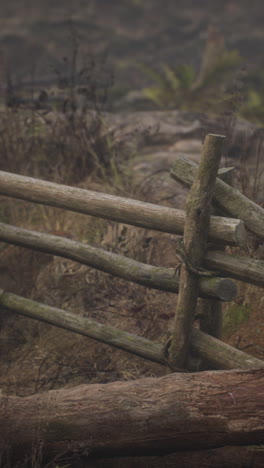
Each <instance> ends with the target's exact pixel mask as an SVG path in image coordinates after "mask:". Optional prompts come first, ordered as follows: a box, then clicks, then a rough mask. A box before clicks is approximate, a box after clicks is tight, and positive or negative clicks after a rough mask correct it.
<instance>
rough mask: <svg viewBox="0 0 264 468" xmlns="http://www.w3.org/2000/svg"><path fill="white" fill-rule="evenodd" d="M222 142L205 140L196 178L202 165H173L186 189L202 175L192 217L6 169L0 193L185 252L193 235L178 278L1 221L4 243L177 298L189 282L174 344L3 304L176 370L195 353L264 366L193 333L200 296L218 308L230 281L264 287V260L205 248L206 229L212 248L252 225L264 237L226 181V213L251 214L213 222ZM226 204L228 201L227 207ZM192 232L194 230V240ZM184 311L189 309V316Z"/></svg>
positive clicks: (230, 294)
mask: <svg viewBox="0 0 264 468" xmlns="http://www.w3.org/2000/svg"><path fill="white" fill-rule="evenodd" d="M222 140H223V138H222V137H219V136H215V135H211V136H209V137H208V138H207V142H206V143H205V147H204V156H203V160H204V162H202V163H201V166H200V174H198V176H196V174H197V168H195V167H194V166H193V165H192V164H189V163H188V161H187V162H186V161H185V160H183V159H182V158H181V157H179V158H178V159H177V160H176V162H175V165H174V168H173V169H172V173H171V175H172V177H173V178H177V180H180V181H181V182H183V183H184V184H186V185H191V183H192V181H193V180H194V177H196V187H198V192H197V193H195V192H193V194H192V197H194V199H195V200H196V202H195V203H196V204H197V206H196V208H194V211H193V213H191V211H192V209H193V206H192V205H191V204H189V206H190V207H191V211H190V210H188V209H187V218H186V213H185V212H184V211H182V210H176V209H171V208H167V207H163V206H158V205H154V204H151V203H145V202H141V201H138V200H130V199H126V198H122V197H116V196H113V195H108V194H103V193H98V192H91V191H89V190H84V189H77V188H73V187H68V186H64V185H59V184H55V183H51V182H46V181H42V180H38V179H33V178H30V177H25V176H21V175H17V174H10V173H6V172H3V171H0V194H1V195H3V196H9V197H14V198H18V199H23V200H27V201H31V202H34V203H40V204H45V205H50V206H54V207H59V208H63V209H67V210H71V211H76V212H79V213H84V214H87V215H91V216H96V217H101V218H105V219H111V220H112V221H116V222H122V223H127V224H132V225H135V226H138V227H143V228H148V229H153V230H159V231H162V232H168V233H171V234H177V235H179V234H184V242H185V247H186V239H187V238H188V236H191V237H189V241H188V242H190V246H191V250H190V252H188V249H187V251H186V254H187V259H186V258H185V259H184V258H183V259H182V260H183V264H182V266H181V273H180V275H178V274H175V269H174V268H160V267H156V266H153V265H147V264H143V263H140V262H137V261H135V260H133V259H129V258H127V257H124V256H122V255H118V254H114V253H112V252H107V251H106V250H104V249H100V248H95V247H92V246H90V245H87V244H83V243H81V242H77V241H74V240H71V239H66V238H62V237H59V236H54V235H50V234H45V233H39V232H35V231H31V230H27V229H23V228H19V227H15V226H10V225H7V224H4V223H0V240H1V241H3V242H7V243H11V244H15V245H19V246H22V247H26V248H30V249H35V250H38V251H42V252H45V253H49V254H52V255H57V256H61V257H64V258H69V259H71V260H74V261H77V262H79V263H82V264H85V265H88V266H90V267H93V268H96V269H99V270H101V271H104V272H107V273H110V274H112V275H114V276H119V277H122V278H124V279H126V280H128V281H132V282H135V283H138V284H141V285H143V286H145V287H149V288H154V289H160V290H163V291H169V292H174V293H179V291H181V289H182V291H183V290H184V288H185V289H186V284H188V283H189V282H190V285H191V291H193V290H194V289H195V291H196V292H195V295H194V296H193V298H192V301H191V302H192V304H191V303H190V304H191V305H190V304H188V305H187V303H185V302H186V300H187V302H188V301H189V299H190V294H189V289H188V292H187V295H186V294H185V293H184V294H185V299H184V301H183V304H182V306H181V307H182V311H181V316H182V318H181V319H180V322H181V325H180V326H179V323H177V320H178V321H179V317H180V315H179V311H178V312H177V313H176V318H175V320H176V321H175V326H174V332H173V333H174V336H173V337H172V341H170V340H169V341H168V343H167V344H166V345H165V346H164V345H162V344H159V343H151V342H150V341H148V340H145V339H143V338H141V337H138V336H133V335H131V334H128V333H126V332H124V331H122V330H117V329H114V328H113V327H109V326H106V325H102V324H98V323H96V322H94V321H89V320H88V319H82V318H80V317H76V316H74V315H72V314H69V313H67V312H65V311H61V310H58V309H52V308H49V307H47V306H45V305H44V304H38V303H36V302H34V301H29V300H28V299H25V298H21V297H19V296H15V295H11V294H9V293H8V292H4V291H2V292H1V295H0V305H2V306H3V307H5V308H8V309H9V310H13V311H14V312H16V313H21V314H23V315H27V316H29V317H32V318H34V319H37V320H41V321H46V322H48V323H52V324H53V325H55V326H58V327H62V328H66V329H69V330H71V331H74V332H76V333H81V334H84V335H86V336H90V337H91V338H94V339H97V340H99V341H103V342H105V343H108V344H110V345H112V346H115V347H118V348H121V349H124V350H125V351H128V352H131V353H133V354H137V355H140V356H142V357H145V358H146V359H149V360H153V361H155V362H159V363H161V364H163V365H165V366H169V367H170V368H171V369H178V368H186V367H188V355H189V351H190V352H192V353H194V354H196V356H199V357H200V358H202V359H205V360H206V361H207V362H209V363H211V365H212V366H213V367H214V368H217V369H221V368H222V369H232V368H236V367H240V368H252V367H264V363H263V362H262V361H261V360H259V359H256V358H253V357H251V356H249V355H247V354H246V353H243V352H241V351H238V350H235V349H234V348H231V347H230V346H228V345H226V344H224V343H222V342H221V341H220V340H217V339H215V338H214V337H212V336H210V335H208V334H206V333H203V332H202V331H200V330H198V329H192V317H193V314H194V311H195V304H196V300H197V297H198V296H200V297H201V298H208V299H210V298H211V299H215V300H217V304H220V302H219V301H231V300H232V299H234V297H235V295H236V284H235V283H234V282H233V280H232V278H234V279H239V280H242V281H246V282H248V283H252V284H256V285H258V286H263V285H264V274H263V273H264V262H262V261H259V260H254V259H249V258H246V257H240V256H232V257H231V256H230V255H227V254H226V253H225V252H224V251H223V250H221V251H217V250H212V251H210V250H209V251H206V240H207V236H206V232H208V239H209V240H210V241H212V242H213V245H214V246H217V245H219V246H225V245H227V244H228V245H236V246H239V245H243V244H244V243H245V242H246V240H247V232H246V228H248V229H250V230H251V232H252V231H254V230H255V232H257V234H258V235H260V234H259V233H260V232H264V215H263V212H264V210H262V209H261V208H260V207H258V206H257V205H255V204H252V202H251V201H250V200H248V199H246V198H245V197H244V196H242V195H241V194H240V193H239V192H237V191H234V189H232V188H231V187H229V186H228V185H227V184H225V183H224V182H222V181H219V180H218V179H216V187H218V185H219V183H220V182H221V184H224V185H223V187H224V189H223V190H222V192H221V193H218V192H217V203H218V204H219V205H221V207H226V205H227V206H228V209H227V210H226V211H227V212H228V215H229V216H230V215H233V216H234V217H236V216H237V214H238V208H237V205H238V204H240V203H241V200H242V202H243V203H244V206H250V209H247V210H244V212H243V221H241V220H240V219H232V218H228V217H220V216H211V217H210V210H209V205H210V200H211V197H213V192H214V179H215V177H216V174H217V166H218V163H219V160H220V156H221V145H222ZM216 153H218V162H216V160H215V157H216ZM182 161H183V162H182ZM213 161H214V164H215V165H214V169H213V170H214V175H213V176H212V174H211V172H210V170H211V168H212V163H213ZM186 173H187V175H188V176H187V175H186ZM201 177H202V178H204V181H202V178H201ZM203 184H204V185H203ZM209 184H210V187H209ZM221 184H220V185H221ZM194 187H195V186H194ZM221 187H222V185H221ZM230 191H231V192H230ZM205 193H207V195H208V196H207V197H206V199H205V198H204V196H203V194H205ZM226 193H232V197H231V198H232V202H230V200H229V196H227V195H226ZM226 199H228V200H229V201H228V203H227V202H226ZM201 200H202V201H205V212H204V213H205V214H204V216H205V218H204V219H206V224H205V225H204V226H202V225H201V224H200V220H201V213H202V204H201V203H202V201H201ZM197 207H198V208H197ZM203 209H204V208H203ZM252 213H253V214H252ZM193 216H194V217H193ZM195 216H196V219H195ZM254 217H258V220H257V221H256V220H255V224H254V223H253V224H252V219H253V218H254ZM188 225H189V227H188ZM252 225H253V228H252ZM245 226H246V228H245ZM254 226H257V227H256V228H255V227H254ZM186 229H187V230H189V234H188V235H187V234H186ZM186 235H187V237H186ZM188 242H187V243H188ZM201 242H203V245H204V247H203V249H202V251H200V250H199V249H200V243H201ZM194 245H196V247H194ZM222 249H223V247H222ZM192 251H193V252H194V251H195V252H199V251H200V253H199V258H200V260H199V262H198V263H197V261H196V260H195V255H196V254H195V255H194V258H192V255H193V254H192V253H191V252H192ZM175 255H176V253H175ZM187 260H188V261H189V262H191V265H192V267H193V268H194V269H195V268H196V270H197V271H198V270H199V269H200V268H202V269H204V268H207V269H209V270H210V271H205V272H204V273H203V274H201V276H200V275H199V274H195V273H194V272H193V271H191V270H190V267H188V262H187ZM184 270H185V275H186V278H185V279H184ZM198 273H199V271H198ZM186 281H187V283H186ZM194 285H195V286H194ZM180 295H181V293H180ZM186 310H188V314H187V315H186ZM180 340H183V348H184V350H185V351H184V353H183V355H184V357H182V359H179V356H178V357H177V356H176V355H177V352H176V355H175V356H174V359H171V352H172V347H174V349H175V350H179V348H180V345H179V342H180Z"/></svg>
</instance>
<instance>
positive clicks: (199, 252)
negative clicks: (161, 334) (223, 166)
mask: <svg viewBox="0 0 264 468" xmlns="http://www.w3.org/2000/svg"><path fill="white" fill-rule="evenodd" d="M224 138H225V137H224V136H221V135H213V134H210V135H207V136H206V139H205V143H204V147H203V153H202V157H201V162H200V165H199V169H198V172H197V175H196V177H195V180H194V183H193V185H192V187H191V189H190V192H189V195H188V197H187V200H186V222H185V228H184V235H183V246H182V247H183V251H184V254H185V256H184V257H183V263H182V265H181V271H180V287H179V295H178V303H177V308H176V313H175V320H174V326H173V330H172V336H171V342H170V345H169V348H168V353H169V363H170V366H171V368H172V369H173V368H184V367H185V366H186V362H187V357H188V351H189V349H188V348H189V343H190V335H191V328H192V322H193V318H194V313H195V309H196V304H197V298H198V281H199V275H200V274H202V272H201V270H200V267H201V265H202V262H203V257H204V254H205V252H206V247H207V238H208V229H209V223H210V211H211V200H212V196H213V191H214V186H215V180H216V176H217V171H218V167H219V164H220V159H221V155H222V150H223V143H224ZM208 275H210V273H209V272H208Z"/></svg>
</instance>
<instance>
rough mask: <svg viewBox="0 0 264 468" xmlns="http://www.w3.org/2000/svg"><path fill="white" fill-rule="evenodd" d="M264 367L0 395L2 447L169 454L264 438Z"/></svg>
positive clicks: (17, 450) (258, 441) (13, 450)
mask: <svg viewBox="0 0 264 468" xmlns="http://www.w3.org/2000/svg"><path fill="white" fill-rule="evenodd" d="M263 388H264V370H263V369H262V370H250V371H238V370H236V371H230V372H226V371H210V372H201V373H195V374H185V373H183V374H169V375H167V376H164V377H162V378H144V379H140V380H136V381H130V382H114V383H110V384H93V385H81V386H78V387H75V388H70V389H61V390H53V391H49V392H46V393H42V394H36V395H32V396H28V397H16V396H10V395H9V396H1V398H0V426H1V427H4V428H5V430H4V431H2V432H1V435H0V446H1V448H2V450H3V449H4V448H5V447H6V446H8V447H9V450H11V453H16V454H18V453H20V452H25V451H26V450H28V449H30V450H31V449H32V442H33V441H35V442H36V441H40V440H41V441H42V444H44V445H42V447H43V451H44V453H46V454H47V453H52V452H53V453H58V451H63V450H64V451H66V452H71V451H74V452H75V453H76V452H77V453H78V452H79V453H86V454H88V455H90V456H93V455H98V456H108V455H119V456H120V455H122V454H123V455H124V454H132V455H134V456H135V455H137V454H147V455H149V454H165V453H172V452H176V451H184V450H197V449H199V450H204V449H210V448H217V447H225V446H233V445H240V446H248V445H252V444H254V445H257V444H263V442H264V392H263Z"/></svg>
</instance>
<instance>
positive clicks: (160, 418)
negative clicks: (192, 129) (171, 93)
mask: <svg viewBox="0 0 264 468" xmlns="http://www.w3.org/2000/svg"><path fill="white" fill-rule="evenodd" d="M222 142H223V137H221V136H217V135H209V136H207V138H206V140H205V145H204V150H203V154H202V158H201V163H200V166H199V168H198V169H197V167H195V166H194V165H193V164H191V163H190V162H188V161H186V160H185V159H183V158H182V157H179V158H178V159H177V161H176V162H175V165H174V168H173V169H172V172H171V175H172V177H173V178H174V179H177V180H179V181H181V182H182V183H184V184H185V185H187V186H191V190H190V194H189V197H188V198H187V203H186V213H185V212H184V211H181V210H175V209H170V208H166V207H160V206H157V205H153V204H151V203H143V202H140V201H137V200H129V199H125V198H120V197H115V196H112V195H107V194H101V193H97V192H91V191H88V190H82V189H76V188H73V187H66V186H63V185H58V184H53V183H50V182H45V181H41V180H37V179H32V178H29V177H24V176H19V175H16V174H10V173H5V172H0V194H1V195H3V196H10V197H14V198H18V199H23V200H28V201H31V202H34V203H42V204H46V205H50V206H55V207H59V208H64V209H67V210H72V211H77V212H80V213H84V214H88V215H91V216H97V217H102V218H105V219H111V220H112V221H116V222H122V223H127V224H132V225H135V226H138V227H144V228H148V229H154V230H158V231H162V232H169V233H171V234H178V235H179V234H183V242H182V243H179V242H178V241H177V244H176V245H175V256H176V253H177V255H179V256H180V257H181V267H180V272H178V273H177V274H176V272H175V269H173V268H159V267H155V266H153V265H146V264H143V263H140V262H137V261H135V260H132V259H129V258H126V257H124V256H122V255H118V254H114V253H112V252H107V251H106V250H104V249H100V248H95V247H92V246H90V245H86V244H83V243H81V242H77V241H74V240H71V239H66V238H63V237H59V236H54V235H50V234H45V233H39V232H35V231H31V230H27V229H23V228H19V227H15V226H10V225H7V224H4V223H0V241H3V242H7V243H10V244H15V245H19V246H22V247H26V248H30V249H35V250H38V251H41V252H45V253H49V254H52V255H57V256H60V257H64V258H69V259H71V260H74V261H76V262H79V263H82V264H85V265H89V266H90V267H93V268H96V269H99V270H101V271H104V272H107V273H110V274H112V275H114V276H119V277H121V278H124V279H126V280H128V281H132V282H135V283H138V284H141V285H143V286H145V287H149V288H155V289H159V290H163V291H170V292H174V293H177V294H179V297H178V303H177V308H176V313H175V320H174V327H173V330H172V332H171V333H170V335H169V336H168V341H167V343H166V344H161V343H158V342H153V341H150V340H148V339H146V338H143V337H140V336H136V335H134V334H131V333H128V332H125V331H123V330H119V329H116V328H114V327H112V326H109V325H104V324H101V323H98V322H96V321H95V320H92V319H89V318H84V317H81V316H79V315H76V314H72V313H69V312H67V311H65V310H61V309H58V308H54V307H50V306H47V305H44V304H41V303H38V302H36V301H32V300H30V299H26V298H23V297H20V296H17V295H15V294H11V293H9V292H7V291H4V290H1V289H0V307H2V308H4V309H6V310H10V311H12V312H15V313H18V314H22V315H24V316H26V317H29V318H32V319H34V320H38V321H41V322H45V323H48V324H51V325H54V326H56V327H59V328H63V329H66V330H69V331H71V332H74V333H77V334H80V335H83V336H87V337H89V338H91V339H94V340H97V341H99V342H102V343H106V344H108V345H110V346H114V347H116V348H119V349H121V350H123V351H126V352H129V353H132V354H134V355H136V356H140V357H142V358H145V359H147V360H149V361H153V362H156V363H159V364H161V365H163V366H165V367H167V369H169V370H170V371H172V372H180V371H182V370H184V371H186V370H194V369H195V368H196V364H197V361H196V360H197V358H198V359H199V361H201V362H204V363H206V365H208V364H209V366H210V367H211V368H213V369H216V370H218V369H220V370H221V369H224V370H234V369H243V371H237V370H236V371H233V372H227V373H226V372H206V373H202V374H201V373H197V372H196V373H193V374H186V373H177V374H174V375H167V376H165V377H162V378H159V379H140V380H138V381H133V382H126V383H124V382H121V383H120V382H114V383H111V384H108V385H92V386H91V385H88V386H77V387H76V388H75V389H66V390H65V389H62V390H58V391H53V392H52V395H50V393H51V392H47V393H44V394H42V395H33V396H30V397H27V398H19V397H13V396H11V397H10V396H7V397H5V396H2V397H1V395H0V425H1V426H5V431H4V434H0V452H1V450H2V451H3V450H5V448H6V447H12V448H13V450H14V453H15V454H16V456H18V454H20V451H21V453H22V454H23V456H24V452H25V450H28V449H29V450H31V449H32V440H33V439H34V440H35V437H36V434H37V435H38V436H37V437H39V439H41V440H42V442H43V443H45V453H46V454H52V456H54V455H56V457H57V450H58V443H59V447H60V449H61V450H62V451H63V452H64V453H66V452H68V451H72V452H73V453H74V454H75V455H76V453H77V452H79V451H81V452H82V453H83V450H86V451H87V453H89V454H93V455H95V456H96V455H97V454H99V456H100V455H109V454H110V455H112V454H115V453H116V454H118V455H120V453H122V454H130V453H132V454H133V455H134V454H135V453H137V451H138V453H139V454H141V453H144V451H146V452H147V453H156V451H157V453H159V454H162V453H163V454H164V453H170V452H171V451H175V450H176V451H177V450H179V451H180V450H183V448H189V447H190V446H191V447H192V449H193V448H197V449H199V450H200V451H201V453H203V450H204V449H206V450H208V449H210V448H212V447H214V448H215V447H221V448H223V447H225V446H228V445H237V444H243V445H246V446H248V445H250V444H251V445H252V447H254V446H255V445H256V444H261V443H263V437H264V424H263V372H264V361H262V360H260V359H257V358H255V357H253V356H250V355H248V354H246V353H245V352H243V351H240V350H238V349H236V348H234V347H232V346H229V345H227V344H226V343H223V342H222V341H221V339H218V338H221V303H222V301H231V300H232V299H233V298H234V297H235V295H236V284H235V283H234V282H233V280H232V278H234V279H238V280H241V281H245V282H248V283H252V284H255V285H258V286H262V287H263V286H264V262H263V261H260V260H255V259H251V258H246V257H241V256H230V255H227V253H225V251H224V248H225V245H236V246H238V245H243V244H244V243H245V242H246V240H247V229H248V230H249V231H250V232H251V233H254V235H257V236H259V237H260V238H263V237H264V210H263V209H262V208H260V207H258V206H257V205H255V204H254V203H252V202H251V201H250V200H248V199H247V198H246V197H244V196H243V195H241V194H240V193H239V192H238V191H235V190H234V189H233V188H232V187H229V186H228V184H226V183H224V182H223V181H222V180H219V179H218V178H217V177H216V175H217V170H218V165H219V161H220V157H221V150H222ZM221 172H223V171H221ZM211 201H213V202H214V201H215V202H216V204H217V206H218V207H220V208H221V210H225V212H226V213H227V214H228V216H234V217H237V216H238V217H239V218H241V219H230V218H227V217H225V218H224V217H218V216H210V214H211V212H210V205H211ZM208 239H209V240H210V241H211V242H212V243H213V250H207V240H208ZM217 246H219V248H220V250H219V251H218V250H216V247H217ZM198 297H200V303H201V306H200V308H199V314H202V317H203V316H204V317H205V318H204V321H202V320H203V319H201V321H200V329H198V328H194V327H193V326H192V325H193V318H194V314H195V312H196V311H197V309H196V307H197V299H198ZM201 298H202V299H201ZM208 303H209V306H208ZM214 314H215V316H214ZM210 322H211V323H210ZM205 332H206V333H205ZM211 335H214V336H217V337H218V338H215V337H214V336H211ZM91 387H92V388H91ZM94 387H95V389H94ZM18 414H19V418H18V417H17V415H18ZM128 420H129V421H130V424H127V421H128ZM120 428H122V430H120ZM102 431H103V434H104V435H105V437H103V438H102ZM91 434H93V436H92V437H91ZM120 434H121V436H120ZM135 451H136V452H135ZM243 453H244V452H243ZM247 455H248V454H245V456H246V458H247V460H249V458H250V457H248V456H247ZM238 458H239V457H238ZM242 458H243V460H242ZM242 458H241V456H240V459H241V460H242V461H243V462H244V455H243V457H242ZM56 459H57V458H56ZM250 460H251V458H250ZM199 465H200V463H199ZM237 466H240V465H237ZM243 466H244V465H243ZM258 466H261V465H258ZM241 467H242V465H241Z"/></svg>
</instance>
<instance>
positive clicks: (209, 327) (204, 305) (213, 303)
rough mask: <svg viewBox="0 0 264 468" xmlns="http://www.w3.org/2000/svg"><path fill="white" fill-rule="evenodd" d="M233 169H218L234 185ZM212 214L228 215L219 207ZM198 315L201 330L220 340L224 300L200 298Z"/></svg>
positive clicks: (223, 177) (220, 177) (225, 179)
mask: <svg viewBox="0 0 264 468" xmlns="http://www.w3.org/2000/svg"><path fill="white" fill-rule="evenodd" d="M233 169H234V168H233V167H228V168H222V169H220V170H219V171H218V174H217V177H218V178H219V179H221V180H223V181H224V182H225V183H227V184H229V185H230V186H232V184H233ZM212 214H214V215H216V216H223V215H224V216H226V214H223V213H222V212H221V210H219V209H217V208H216V209H214V210H213V213H212ZM212 248H216V249H217V250H223V251H224V250H225V247H221V246H212ZM197 315H198V316H199V319H200V330H202V331H204V332H205V333H207V334H208V335H211V336H213V337H214V338H218V339H219V340H220V339H221V338H222V328H223V312H222V302H221V301H219V300H217V299H216V300H214V299H212V300H211V299H199V302H198V306H197Z"/></svg>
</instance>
